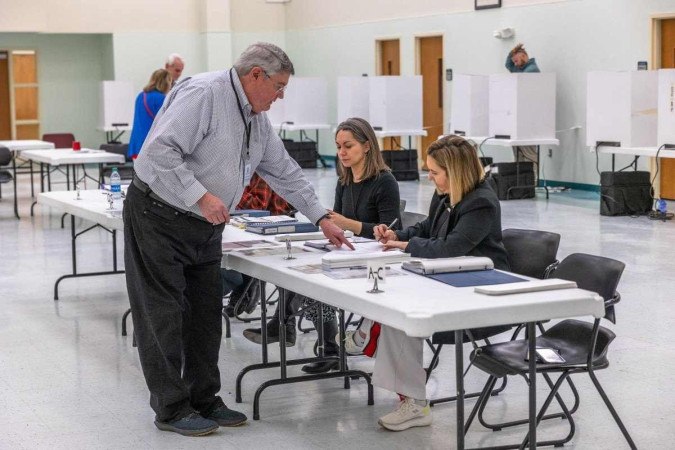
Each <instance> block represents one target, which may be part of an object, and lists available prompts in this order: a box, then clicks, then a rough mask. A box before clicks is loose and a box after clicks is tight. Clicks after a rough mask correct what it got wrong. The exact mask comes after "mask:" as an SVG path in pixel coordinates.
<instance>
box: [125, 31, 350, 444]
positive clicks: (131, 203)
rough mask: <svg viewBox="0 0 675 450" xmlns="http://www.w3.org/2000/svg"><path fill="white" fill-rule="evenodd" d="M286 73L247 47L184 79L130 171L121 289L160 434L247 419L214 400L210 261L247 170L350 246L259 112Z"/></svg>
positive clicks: (214, 275) (215, 334) (216, 328)
mask: <svg viewBox="0 0 675 450" xmlns="http://www.w3.org/2000/svg"><path fill="white" fill-rule="evenodd" d="M293 73H294V69H293V64H292V63H291V61H290V60H289V58H288V56H287V55H286V53H284V51H283V50H281V49H280V48H279V47H277V46H275V45H273V44H269V43H256V44H253V45H251V46H250V47H248V48H247V49H246V50H245V51H244V52H243V53H242V55H241V56H240V57H239V58H238V59H237V61H236V62H235V63H234V67H233V68H232V69H230V70H227V71H224V72H211V73H204V74H200V75H197V76H195V77H193V78H188V79H185V80H184V81H182V82H181V83H180V84H178V85H177V86H176V87H175V88H174V89H173V90H172V91H171V92H170V94H169V95H168V96H167V98H166V100H165V102H164V105H163V106H162V109H161V110H160V112H159V114H158V115H157V117H156V119H155V121H154V124H153V126H152V129H151V130H150V133H149V134H148V137H147V139H146V141H145V144H144V145H143V149H142V151H141V153H140V155H139V157H138V159H137V160H136V163H135V165H134V169H135V171H136V178H134V181H133V183H132V185H131V186H130V187H129V191H128V193H127V197H126V201H125V205H124V235H125V248H124V257H125V266H126V278H127V289H128V292H129V301H130V303H131V311H132V315H133V320H134V327H135V334H136V339H137V342H138V353H139V356H140V360H141V365H142V368H143V374H144V376H145V379H146V382H147V385H148V388H149V390H150V404H151V406H152V408H153V409H154V411H155V413H156V417H155V425H156V426H157V428H159V429H161V430H165V431H173V432H177V433H180V434H183V435H187V436H196V435H203V434H208V433H211V432H213V431H215V430H216V429H217V428H218V426H219V425H220V426H236V425H240V424H241V423H243V422H245V421H246V416H245V415H243V414H242V413H239V412H237V411H233V410H230V409H228V408H227V406H225V404H224V402H223V400H222V399H221V398H220V397H219V396H218V395H217V393H218V391H219V390H220V372H219V370H218V352H219V349H220V342H221V336H222V322H221V310H222V298H221V296H222V288H221V280H220V260H221V239H222V232H223V228H224V227H225V224H226V223H227V222H228V220H229V217H230V216H229V210H230V209H232V208H233V207H234V206H235V205H236V204H237V202H238V201H239V198H240V197H241V194H242V192H243V190H244V187H245V186H246V185H248V183H249V180H250V178H251V176H252V175H253V173H254V171H257V172H258V173H259V174H260V175H261V176H262V177H263V178H264V179H265V180H266V181H267V182H268V183H269V184H270V185H271V186H272V188H273V189H274V190H275V191H276V192H278V193H279V194H281V195H282V196H283V197H284V198H285V199H286V200H288V201H289V202H290V203H291V204H293V205H294V206H295V207H296V208H297V209H298V210H300V211H301V212H302V213H303V214H304V215H306V216H307V217H308V218H309V219H310V220H312V221H313V222H315V223H317V224H318V225H319V226H320V227H321V229H322V230H323V232H324V234H325V235H326V236H327V237H328V239H330V240H331V241H332V242H333V243H335V244H336V245H342V244H343V243H345V244H346V245H348V246H349V247H351V244H349V243H348V242H347V241H346V239H345V238H344V234H343V233H342V230H340V229H339V228H338V227H337V226H336V225H335V224H333V222H331V221H330V220H328V214H326V208H324V207H323V206H321V204H320V203H319V201H318V199H317V196H316V194H315V193H314V190H313V189H312V186H311V184H310V183H309V181H308V180H307V179H306V178H305V176H304V174H303V173H302V170H301V169H300V167H299V166H298V164H297V163H296V162H295V161H294V160H293V159H291V157H290V156H289V155H288V153H287V152H286V151H285V149H284V146H283V143H282V142H281V139H280V138H279V137H278V136H277V134H276V133H275V132H274V130H273V129H272V126H271V124H270V121H269V119H268V118H267V116H266V115H265V114H263V112H264V111H267V110H269V108H270V106H271V105H272V103H273V102H274V101H275V100H277V99H278V98H283V95H284V89H285V87H286V84H287V83H288V80H289V77H290V76H291V75H292V74H293Z"/></svg>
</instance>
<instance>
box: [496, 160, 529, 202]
mask: <svg viewBox="0 0 675 450" xmlns="http://www.w3.org/2000/svg"><path fill="white" fill-rule="evenodd" d="M490 170H491V173H492V175H491V176H492V180H493V181H494V185H493V188H494V189H495V191H496V192H497V197H498V198H499V200H518V199H523V198H533V197H534V164H532V163H531V162H520V163H514V162H505V163H495V164H492V165H491V166H490Z"/></svg>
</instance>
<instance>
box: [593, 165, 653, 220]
mask: <svg viewBox="0 0 675 450" xmlns="http://www.w3.org/2000/svg"><path fill="white" fill-rule="evenodd" d="M651 209H652V196H651V183H650V180H649V172H643V171H636V172H602V173H601V174H600V215H602V216H627V215H638V214H646V213H648V212H649V211H651Z"/></svg>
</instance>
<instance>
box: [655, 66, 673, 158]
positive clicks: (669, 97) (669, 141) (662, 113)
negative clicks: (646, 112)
mask: <svg viewBox="0 0 675 450" xmlns="http://www.w3.org/2000/svg"><path fill="white" fill-rule="evenodd" d="M658 79H659V87H658V96H659V100H658V123H657V135H656V145H658V146H659V147H660V146H662V145H667V146H671V145H673V146H675V69H661V70H659V71H658Z"/></svg>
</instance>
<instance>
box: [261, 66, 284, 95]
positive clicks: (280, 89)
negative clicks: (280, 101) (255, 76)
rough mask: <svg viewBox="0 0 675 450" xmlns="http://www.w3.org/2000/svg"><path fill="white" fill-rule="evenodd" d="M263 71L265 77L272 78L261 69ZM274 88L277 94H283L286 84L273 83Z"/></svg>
mask: <svg viewBox="0 0 675 450" xmlns="http://www.w3.org/2000/svg"><path fill="white" fill-rule="evenodd" d="M263 73H264V74H265V76H266V77H267V78H269V79H270V80H271V79H272V77H271V76H269V74H268V73H267V71H265V70H263ZM274 88H275V89H276V90H277V92H276V94H277V95H281V94H283V93H284V91H285V90H286V86H284V85H283V84H280V83H275V84H274Z"/></svg>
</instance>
